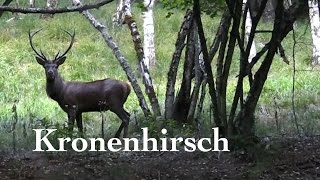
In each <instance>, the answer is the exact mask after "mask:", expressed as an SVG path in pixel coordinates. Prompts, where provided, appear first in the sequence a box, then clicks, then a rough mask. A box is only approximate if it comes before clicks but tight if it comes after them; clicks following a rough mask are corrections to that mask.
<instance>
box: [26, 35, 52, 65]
mask: <svg viewBox="0 0 320 180" xmlns="http://www.w3.org/2000/svg"><path fill="white" fill-rule="evenodd" d="M41 30H42V29H39V30H37V31H36V32H34V33H31V32H30V30H29V43H30V45H31V48H32V50H33V51H34V52H35V53H36V54H37V56H38V57H40V58H41V59H42V60H43V61H48V60H47V58H46V56H45V55H44V54H43V52H42V51H41V49H40V53H39V52H38V51H37V50H36V49H35V48H34V46H33V43H32V38H33V36H34V35H35V34H37V33H38V32H40V31H41Z"/></svg>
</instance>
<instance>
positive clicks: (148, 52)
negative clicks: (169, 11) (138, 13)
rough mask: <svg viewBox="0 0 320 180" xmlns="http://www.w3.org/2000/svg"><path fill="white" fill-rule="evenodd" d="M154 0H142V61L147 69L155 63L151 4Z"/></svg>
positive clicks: (152, 4)
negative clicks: (143, 9)
mask: <svg viewBox="0 0 320 180" xmlns="http://www.w3.org/2000/svg"><path fill="white" fill-rule="evenodd" d="M154 1H155V0H144V1H143V4H144V7H145V11H143V12H142V19H143V33H144V39H143V50H144V56H145V57H144V63H145V65H146V66H147V68H148V69H149V68H150V66H151V67H153V66H155V64H156V55H155V45H154V24H153V6H154Z"/></svg>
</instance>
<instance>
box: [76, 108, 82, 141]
mask: <svg viewBox="0 0 320 180" xmlns="http://www.w3.org/2000/svg"><path fill="white" fill-rule="evenodd" d="M76 120H77V126H78V130H79V132H80V134H81V136H83V125H82V114H81V113H78V114H77V117H76Z"/></svg>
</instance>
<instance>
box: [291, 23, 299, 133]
mask: <svg viewBox="0 0 320 180" xmlns="http://www.w3.org/2000/svg"><path fill="white" fill-rule="evenodd" d="M292 39H293V47H292V61H293V63H292V64H293V65H292V66H293V75H292V97H291V102H292V103H291V104H292V113H293V120H294V123H295V126H296V128H297V133H298V135H299V136H300V131H299V126H298V121H297V114H296V105H295V101H294V99H295V82H296V59H295V48H296V37H295V30H294V28H293V29H292Z"/></svg>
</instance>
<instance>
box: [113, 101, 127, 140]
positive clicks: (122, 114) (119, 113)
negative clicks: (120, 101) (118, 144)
mask: <svg viewBox="0 0 320 180" xmlns="http://www.w3.org/2000/svg"><path fill="white" fill-rule="evenodd" d="M110 110H111V111H112V112H114V113H115V114H116V115H117V116H118V117H119V118H120V119H121V121H122V123H121V125H120V127H119V129H118V130H117V132H116V134H115V136H114V137H115V138H119V137H120V134H121V131H122V129H124V130H123V137H124V138H125V137H127V136H128V126H129V120H130V116H129V115H130V114H129V113H128V112H127V111H126V110H124V109H123V107H121V108H117V109H110Z"/></svg>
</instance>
